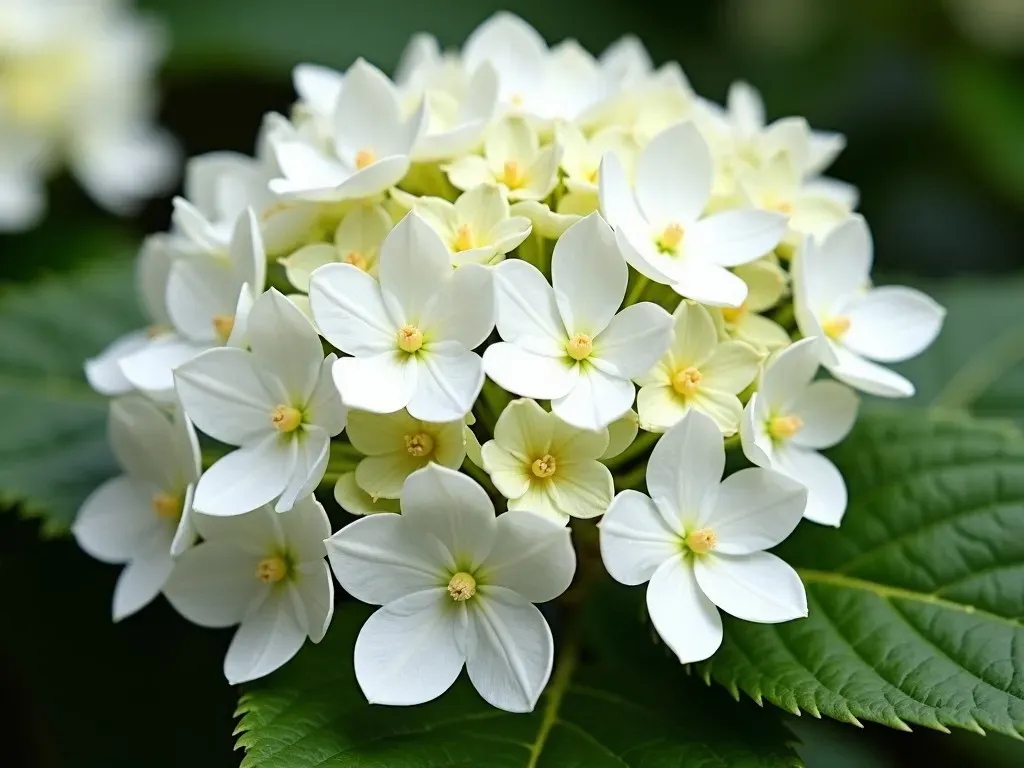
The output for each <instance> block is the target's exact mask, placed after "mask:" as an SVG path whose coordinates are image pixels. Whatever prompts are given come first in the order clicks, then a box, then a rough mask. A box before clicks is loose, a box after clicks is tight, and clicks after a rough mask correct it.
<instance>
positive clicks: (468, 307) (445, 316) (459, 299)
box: [423, 264, 495, 349]
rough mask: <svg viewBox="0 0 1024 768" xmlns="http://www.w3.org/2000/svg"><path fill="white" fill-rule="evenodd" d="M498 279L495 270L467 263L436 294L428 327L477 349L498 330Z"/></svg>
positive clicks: (439, 335) (433, 332)
mask: <svg viewBox="0 0 1024 768" xmlns="http://www.w3.org/2000/svg"><path fill="white" fill-rule="evenodd" d="M494 314H495V302H494V282H493V278H492V275H491V271H490V270H489V269H487V268H485V267H482V266H480V265H478V264H465V265H463V266H461V267H459V268H457V269H456V270H455V273H454V274H453V275H452V276H451V278H450V279H449V280H448V281H447V282H446V283H445V285H444V287H443V288H442V289H441V290H440V291H439V292H438V293H437V294H436V295H435V296H434V297H433V299H432V301H431V302H430V306H429V307H428V309H427V312H426V316H425V317H424V319H423V327H424V330H425V331H427V332H429V333H430V335H431V336H433V337H436V338H437V339H441V340H452V341H457V342H458V343H459V344H461V345H462V346H464V347H465V348H466V349H475V348H476V347H479V346H480V345H481V344H483V343H484V340H485V339H486V338H487V337H488V336H490V335H491V331H493V330H494Z"/></svg>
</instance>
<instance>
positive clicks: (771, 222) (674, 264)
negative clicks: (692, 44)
mask: <svg viewBox="0 0 1024 768" xmlns="http://www.w3.org/2000/svg"><path fill="white" fill-rule="evenodd" d="M713 176H714V173H713V164H712V161H711V152H710V150H709V149H708V145H707V144H706V143H705V141H704V139H703V138H702V137H701V135H700V133H699V132H698V130H697V128H696V127H695V126H694V124H693V123H681V124H678V125H675V126H672V127H671V128H667V129H666V130H664V131H662V132H661V133H659V134H658V135H657V136H655V137H654V138H653V139H652V140H651V143H650V144H648V145H647V146H646V147H644V149H643V151H641V152H640V155H639V157H638V158H637V161H636V190H635V192H634V191H633V190H632V189H630V183H629V178H628V177H627V175H626V172H625V169H624V167H623V164H622V162H621V161H620V160H619V158H618V157H617V155H615V154H614V153H611V152H609V153H607V154H606V155H605V157H604V160H602V162H601V170H600V174H599V182H600V191H601V210H602V211H603V212H604V215H605V216H606V217H607V218H608V222H609V223H610V224H611V225H612V226H613V227H614V228H615V236H616V240H617V242H618V243H619V247H620V248H622V252H623V254H624V255H625V257H626V261H628V262H629V263H630V265H631V266H633V268H635V269H636V270H637V271H639V272H640V273H641V274H643V275H645V276H646V277H648V278H650V279H651V280H654V281H656V282H659V283H665V284H668V285H671V286H672V288H673V290H675V291H676V292H677V293H679V294H680V295H682V296H685V297H686V298H688V299H693V300H695V301H699V302H701V303H703V304H711V305H715V306H733V307H738V306H740V305H741V304H742V303H743V301H744V299H746V297H747V286H746V284H745V283H744V282H743V281H742V280H741V279H740V278H738V277H736V275H734V274H732V273H731V272H729V270H728V269H727V268H728V267H735V266H738V265H740V264H746V263H748V262H751V261H754V260H755V259H758V258H760V257H761V256H764V255H765V254H766V253H768V252H769V251H771V250H772V249H773V248H775V246H777V245H778V244H779V241H780V240H781V239H782V235H783V234H784V233H785V231H786V217H785V216H783V215H782V214H779V213H774V212H769V211H759V210H756V209H753V208H749V209H744V208H737V209H733V210H728V211H723V212H721V213H713V214H711V215H709V216H703V213H704V211H705V209H706V208H707V205H708V202H709V201H710V199H711V185H712V181H713Z"/></svg>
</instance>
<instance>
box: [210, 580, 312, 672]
mask: <svg viewBox="0 0 1024 768" xmlns="http://www.w3.org/2000/svg"><path fill="white" fill-rule="evenodd" d="M304 642H306V632H305V630H304V629H303V627H302V626H300V624H299V621H298V618H297V617H296V616H295V614H294V612H293V609H292V607H291V605H290V603H289V601H288V595H287V593H285V591H284V590H279V591H277V592H274V591H272V592H271V593H270V595H268V596H267V599H266V600H264V601H263V604H262V605H261V606H260V607H259V608H257V609H256V610H255V611H253V612H251V613H249V614H248V615H246V617H245V618H244V619H242V624H241V625H240V626H239V627H238V631H237V632H235V636H234V638H232V640H231V645H230V646H228V653H227V656H225V657H224V676H225V677H226V678H227V680H228V682H229V683H230V684H231V685H238V684H240V683H246V682H248V681H250V680H258V679H259V678H261V677H265V676H266V675H269V674H270V673H271V672H273V671H274V670H276V669H279V668H281V667H282V666H284V664H285V663H287V662H288V661H289V660H291V658H292V657H293V656H294V655H295V654H296V653H298V652H299V649H300V648H302V644H303V643H304Z"/></svg>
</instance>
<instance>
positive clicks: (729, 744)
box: [238, 604, 800, 768]
mask: <svg viewBox="0 0 1024 768" xmlns="http://www.w3.org/2000/svg"><path fill="white" fill-rule="evenodd" d="M368 614H369V611H368V610H367V609H366V608H365V607H364V606H357V605H353V604H344V605H342V606H341V607H340V610H339V612H338V614H336V615H335V621H334V624H333V625H332V627H331V629H330V632H329V633H328V636H327V638H326V639H325V640H324V641H323V643H321V644H320V645H319V646H307V647H306V648H304V649H303V650H302V652H301V653H300V654H299V656H298V657H297V658H296V659H294V660H293V661H292V662H290V663H289V664H288V665H287V666H286V667H284V668H283V669H282V670H281V671H280V672H278V673H276V674H274V675H272V676H271V677H270V678H268V679H267V680H266V681H265V682H261V683H257V684H254V685H253V686H252V687H251V688H250V689H248V690H247V691H246V692H245V694H244V695H243V696H242V700H241V703H240V705H239V714H244V717H243V718H242V720H241V722H240V723H239V726H238V732H239V733H241V734H242V736H241V737H240V738H239V741H238V743H239V746H243V747H245V748H246V756H245V759H244V760H243V761H242V766H243V768H257V766H259V767H260V768H313V766H319V768H341V767H342V766H346V767H347V766H360V768H369V767H370V766H373V767H374V768H377V767H378V766H379V767H380V768H385V766H386V768H412V767H413V766H415V768H441V767H442V766H466V767H467V768H469V767H470V766H472V768H483V767H484V766H486V768H574V767H575V768H628V767H630V766H637V767H638V766H643V768H727V767H728V768H748V767H749V768H773V767H775V766H798V765H800V762H799V760H798V758H797V757H796V756H795V754H794V752H793V751H792V749H791V747H790V746H788V743H787V742H788V741H791V737H790V736H789V735H788V734H787V733H786V731H785V730H784V729H783V728H782V727H781V726H780V725H778V721H777V720H776V719H775V718H773V717H772V716H771V714H770V713H768V712H765V711H762V710H759V709H757V708H756V707H754V706H753V705H749V703H747V702H744V703H742V704H738V703H736V702H733V701H730V700H729V699H728V697H725V696H724V695H723V696H719V695H717V694H718V693H720V692H718V691H709V690H707V689H706V688H704V687H703V686H702V685H700V683H699V681H696V680H694V679H692V678H686V677H685V676H683V675H682V674H681V671H680V669H679V668H678V666H677V665H670V666H668V667H667V669H668V670H669V675H668V676H667V677H666V676H664V675H662V676H660V677H659V676H652V675H650V674H649V673H647V672H640V671H637V670H632V669H629V665H624V664H623V663H622V661H621V658H622V657H620V661H619V664H617V665H613V664H607V665H605V664H602V663H597V664H592V663H587V664H584V663H582V662H581V661H580V659H579V658H578V657H577V656H569V657H563V658H562V659H560V661H559V663H558V665H556V670H555V674H554V676H553V677H552V680H551V682H550V683H549V685H548V689H547V691H546V692H545V694H544V697H543V698H542V699H541V701H540V703H539V704H538V706H537V710H536V711H535V712H533V713H531V714H528V715H512V714H508V713H506V712H502V711H500V710H497V709H493V708H491V707H489V706H488V705H486V704H485V703H484V702H483V701H482V700H481V699H480V698H479V696H477V694H476V692H475V691H474V690H473V689H472V687H471V686H470V685H469V683H468V682H467V681H466V680H465V675H463V678H462V679H460V681H459V682H458V683H456V685H455V687H454V688H453V689H452V690H450V691H449V692H448V693H447V694H445V695H444V696H442V697H441V698H440V699H438V700H437V701H434V702H431V703H429V704H425V705H422V706H418V707H404V708H392V707H383V706H371V705H369V704H367V703H366V701H365V699H364V698H363V696H362V694H361V693H360V691H359V688H358V686H357V684H356V681H355V675H354V673H353V670H352V661H351V659H352V646H353V643H354V642H355V637H356V634H357V632H358V629H359V626H360V625H361V624H362V622H363V621H364V619H365V618H366V616H367V615H368ZM626 623H627V624H628V623H629V622H626ZM633 653H634V655H635V654H646V655H647V656H654V657H657V658H658V660H660V656H659V655H658V651H657V650H655V649H652V648H651V647H650V645H649V644H643V643H641V644H636V645H634V646H633ZM638 661H639V660H638ZM667 663H668V662H666V664H667ZM740 722H742V723H743V727H742V728H739V727H737V724H738V723H740Z"/></svg>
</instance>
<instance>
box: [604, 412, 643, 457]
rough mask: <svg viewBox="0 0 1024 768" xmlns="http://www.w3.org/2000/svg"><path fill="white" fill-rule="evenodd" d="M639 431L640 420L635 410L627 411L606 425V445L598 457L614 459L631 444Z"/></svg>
mask: <svg viewBox="0 0 1024 768" xmlns="http://www.w3.org/2000/svg"><path fill="white" fill-rule="evenodd" d="M639 431H640V422H639V418H638V416H637V412H636V411H629V413H627V414H626V415H625V416H623V417H622V418H621V419H616V420H615V421H613V422H612V423H611V424H609V425H608V445H607V447H606V448H605V449H604V453H603V454H601V455H600V456H598V458H599V459H601V461H607V460H608V459H614V458H615V457H616V456H618V455H619V454H620V453H622V452H623V451H624V450H626V449H627V448H629V446H631V445H632V444H633V441H634V440H636V436H637V433H638V432H639Z"/></svg>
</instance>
